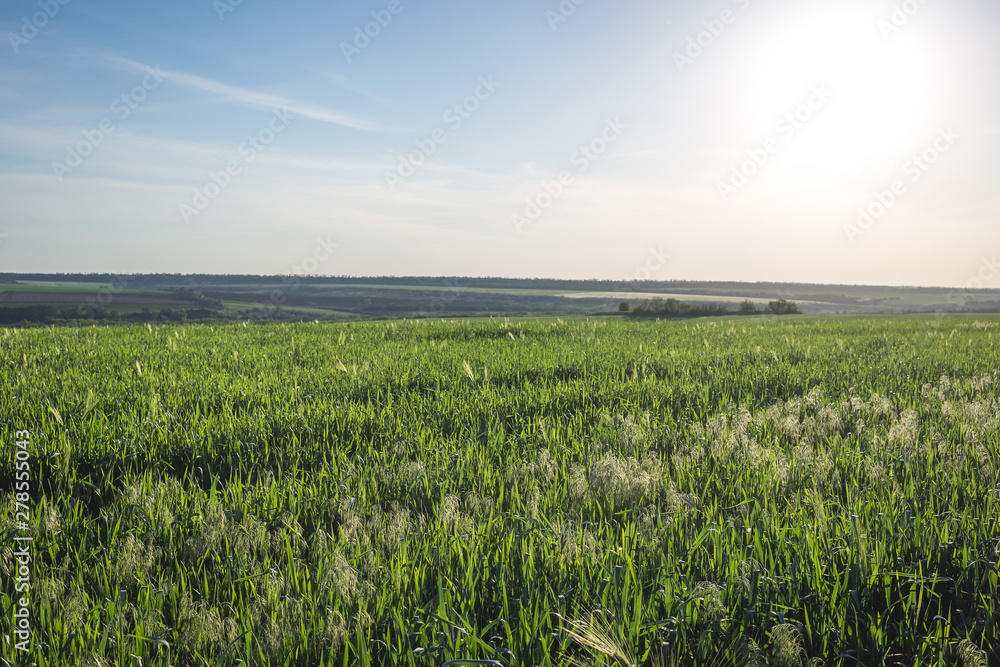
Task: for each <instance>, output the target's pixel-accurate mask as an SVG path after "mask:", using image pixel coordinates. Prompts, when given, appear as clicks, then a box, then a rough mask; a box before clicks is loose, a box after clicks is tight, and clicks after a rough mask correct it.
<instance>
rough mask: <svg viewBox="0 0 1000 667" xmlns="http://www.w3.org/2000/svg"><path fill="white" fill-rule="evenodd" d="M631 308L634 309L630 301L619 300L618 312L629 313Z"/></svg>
mask: <svg viewBox="0 0 1000 667" xmlns="http://www.w3.org/2000/svg"><path fill="white" fill-rule="evenodd" d="M630 310H632V304H630V303H629V302H628V301H619V302H618V312H619V313H627V312H629V311H630Z"/></svg>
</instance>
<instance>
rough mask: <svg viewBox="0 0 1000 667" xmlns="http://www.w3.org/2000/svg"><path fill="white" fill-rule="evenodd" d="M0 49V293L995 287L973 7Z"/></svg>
mask: <svg viewBox="0 0 1000 667" xmlns="http://www.w3.org/2000/svg"><path fill="white" fill-rule="evenodd" d="M0 29H2V33H3V35H4V40H3V42H4V43H3V44H2V45H0V53H2V55H0V96H2V98H3V100H4V102H3V105H2V107H0V198H2V201H3V206H2V216H0V271H4V272H98V271H100V272H122V273H155V272H171V273H174V272H181V273H255V274H288V273H291V272H293V271H294V270H298V269H299V267H301V266H302V265H303V261H304V260H305V259H308V258H314V259H315V258H316V257H319V258H321V259H320V260H317V261H311V262H310V265H308V266H307V268H308V269H311V271H310V272H311V273H315V274H320V275H358V276H374V275H400V276H402V275H424V276H427V275H432V276H441V275H458V276H509V277H561V278H607V279H622V278H628V277H635V276H636V272H637V271H640V270H641V269H642V268H643V267H650V266H652V267H655V269H654V270H652V271H650V270H648V269H647V270H645V272H644V273H642V275H641V276H640V277H647V276H648V277H650V278H652V279H655V280H675V279H680V280H739V281H796V282H817V283H846V284H886V285H928V286H931V285H933V286H947V287H952V286H966V285H969V284H970V280H977V276H978V280H979V285H981V286H985V287H994V288H996V287H1000V268H998V267H997V264H996V255H997V254H998V253H1000V225H998V224H997V223H998V221H1000V190H998V188H997V184H998V183H1000V167H998V161H997V156H998V155H1000V88H998V86H997V81H998V79H1000V40H997V39H996V35H997V33H998V29H1000V5H998V4H997V3H996V2H987V1H986V0H949V1H947V2H946V1H945V0H923V1H918V0H907V1H906V2H902V1H898V0H897V1H881V0H865V1H855V0H838V1H837V2H830V1H829V0H824V1H820V0H734V1H729V0H710V1H705V0H686V1H683V2H676V1H673V0H667V1H664V0H658V1H655V2H653V1H632V2H608V1H605V0H562V2H561V3H560V2H559V0H549V1H548V2H527V1H525V0H507V1H505V2H502V3H485V2H434V1H432V0H366V1H365V2H351V3H344V2H315V1H313V0H298V1H295V2H283V3H272V2H263V1H261V0H242V1H240V0H214V2H213V0H175V1H173V2H169V3H153V2H130V3H107V2H95V1H92V0H42V1H41V2H39V1H38V0H32V1H28V0H17V1H8V2H5V3H4V4H3V7H2V9H0ZM318 250H322V252H318ZM651 257H653V258H657V260H656V261H653V262H650V258H651ZM660 259H662V260H663V261H660ZM979 285H977V286H979Z"/></svg>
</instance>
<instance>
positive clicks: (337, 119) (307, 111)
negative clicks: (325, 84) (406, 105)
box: [108, 56, 384, 131]
mask: <svg viewBox="0 0 1000 667" xmlns="http://www.w3.org/2000/svg"><path fill="white" fill-rule="evenodd" d="M108 57H109V58H110V59H111V60H112V61H115V62H118V63H121V64H123V65H126V66H128V67H129V68H131V69H136V70H140V71H143V72H145V71H147V70H149V69H154V68H152V67H149V66H147V65H143V64H142V63H138V62H135V61H134V60H129V59H128V58H121V57H118V56H108ZM158 71H160V72H162V73H163V74H164V75H165V76H166V78H167V81H169V82H172V83H176V84H180V85H182V86H186V87H188V88H193V89H195V90H201V91H204V92H207V93H212V94H214V95H217V96H219V97H221V98H223V99H225V100H228V101H230V102H234V103H236V104H243V105H245V106H250V107H255V108H259V109H283V110H285V111H288V112H290V113H292V114H294V115H296V116H302V117H305V118H311V119H313V120H318V121H320V122H323V123H331V124H334V125H340V126H343V127H349V128H351V129H354V130H368V131H373V130H381V129H384V128H381V127H379V126H378V125H376V124H375V123H370V122H368V121H366V120H362V119H358V118H354V117H352V116H347V115H345V114H341V113H339V112H337V111H335V110H332V109H324V108H322V107H316V106H310V105H308V104H301V103H299V102H295V101H293V100H289V99H288V98H285V97H281V96H279V95H272V94H270V93H262V92H258V91H255V90H247V89H246V88H239V87H237V86H231V85H229V84H226V83H221V82H219V81H213V80H211V79H206V78H205V77H202V76H198V75H197V74H188V73H186V72H170V71H167V70H158Z"/></svg>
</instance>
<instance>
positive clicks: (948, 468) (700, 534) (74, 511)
mask: <svg viewBox="0 0 1000 667" xmlns="http://www.w3.org/2000/svg"><path fill="white" fill-rule="evenodd" d="M998 343H1000V318H998V317H990V316H967V317H950V316H946V317H933V316H908V317H877V318H873V317H853V316H852V317H823V316H814V317H802V318H800V317H788V318H743V319H740V318H725V319H713V320H697V321H682V322H676V321H675V322H650V321H646V322H635V321H625V320H621V319H617V318H593V319H588V318H573V319H562V320H556V319H538V320H531V319H523V320H509V321H505V320H477V321H462V322H454V321H441V320H435V321H424V322H413V321H403V322H366V323H345V324H295V325H290V324H285V325H282V324H268V325H227V326H222V327H219V326H214V327H210V326H195V325H191V326H132V327H85V328H62V329H60V328H51V327H50V328H38V329H24V330H18V329H0V359H2V365H0V369H2V373H3V378H2V381H3V387H4V391H3V392H2V393H0V401H2V410H0V415H2V417H0V419H2V423H3V433H4V436H5V437H4V447H3V452H2V455H0V477H2V478H3V482H4V483H3V484H2V485H0V488H2V489H4V497H3V499H2V501H3V503H4V506H5V507H6V508H7V511H6V512H4V513H3V514H2V521H3V523H2V525H0V530H2V532H3V535H4V539H3V542H2V543H0V548H2V552H0V567H2V569H3V578H2V584H0V586H2V588H0V590H2V594H3V596H2V599H0V607H2V608H0V613H2V620H0V636H2V638H3V642H2V644H0V658H3V661H4V662H5V664H8V665H14V664H25V665H27V664H31V665H39V666H42V665H46V666H49V665H51V666H63V665H95V666H97V665H100V666H103V667H109V666H111V665H137V666H138V665H141V666H142V667H151V666H166V665H174V666H187V665H192V666H194V665H198V666H202V665H210V666H212V667H215V666H219V667H231V666H234V665H288V666H303V667H305V666H307V665H308V666H313V665H410V666H423V665H428V666H430V665H449V666H451V665H455V666H457V665H499V666H502V667H513V666H515V665H526V666H527V665H570V664H580V665H591V664H592V665H608V666H611V665H618V666H620V667H632V666H634V665H705V666H709V665H711V666H720V667H721V666H727V665H733V666H737V665H738V666H744V665H778V666H781V667H785V666H789V667H790V666H793V665H838V666H839V665H843V666H855V665H866V666H874V665H894V666H900V665H903V666H907V667H917V666H922V665H968V666H984V665H988V664H990V665H992V664H1000V625H998V621H1000V597H998V596H1000V572H998V565H997V562H998V547H1000V470H998V467H997V461H998V455H1000V373H998V369H1000V352H998V349H1000V346H998ZM22 431H27V432H28V433H29V434H30V437H28V438H26V437H25V434H24V433H19V432H22ZM19 440H20V441H21V442H22V443H24V442H27V441H30V444H25V445H24V447H23V448H21V447H19V446H18V445H17V442H18V441H19ZM22 452H23V453H22ZM22 460H26V461H27V465H20V466H19V463H18V462H19V461H22ZM22 468H23V469H22ZM25 472H27V473H28V474H27V475H25V474H24V473H25ZM23 482H27V485H26V486H22V487H20V489H17V492H15V484H17V483H23ZM22 489H27V490H22ZM18 493H22V494H26V495H18ZM18 503H21V505H20V506H19V505H18ZM25 507H26V508H27V509H28V510H29V511H30V520H29V521H28V524H29V525H28V526H27V527H25V526H20V525H18V521H20V519H19V518H18V516H17V513H18V512H21V511H24V508H25ZM18 536H21V537H26V536H30V537H32V538H33V540H34V541H33V542H32V543H30V550H31V560H30V567H29V569H30V591H28V592H20V591H18V590H17V589H16V588H15V586H16V585H17V584H16V581H17V577H19V576H21V577H22V580H23V576H22V575H24V574H25V571H24V570H23V569H21V568H20V565H21V564H22V561H19V560H18V558H17V557H16V556H15V550H16V549H20V548H21V545H23V544H24V543H23V542H15V538H16V537H18ZM22 598H24V600H23V601H24V602H25V603H27V604H28V607H27V609H28V610H29V612H30V618H29V621H28V623H29V625H30V628H31V631H32V636H31V640H30V644H31V645H30V649H31V650H30V652H29V653H23V652H20V651H18V650H17V649H16V645H15V644H16V642H17V641H19V639H18V636H17V635H16V634H15V630H16V629H17V622H18V621H16V620H15V617H14V613H15V610H16V609H20V608H21V607H20V605H21V602H22Z"/></svg>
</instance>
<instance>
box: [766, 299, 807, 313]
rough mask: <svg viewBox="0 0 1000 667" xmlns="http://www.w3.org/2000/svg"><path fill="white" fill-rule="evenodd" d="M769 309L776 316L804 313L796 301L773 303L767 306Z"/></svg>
mask: <svg viewBox="0 0 1000 667" xmlns="http://www.w3.org/2000/svg"><path fill="white" fill-rule="evenodd" d="M767 309H768V310H769V311H771V312H772V313H774V314H775V315H798V314H799V313H801V312H802V311H800V310H799V307H798V305H797V304H796V303H795V302H794V301H785V300H784V299H778V300H777V301H772V302H771V303H769V304H767Z"/></svg>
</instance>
